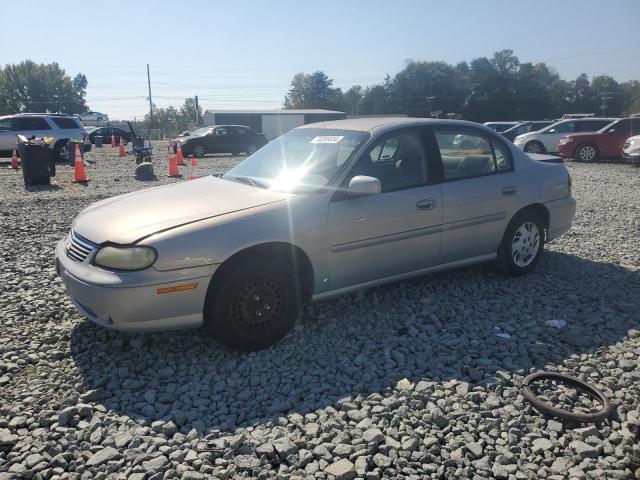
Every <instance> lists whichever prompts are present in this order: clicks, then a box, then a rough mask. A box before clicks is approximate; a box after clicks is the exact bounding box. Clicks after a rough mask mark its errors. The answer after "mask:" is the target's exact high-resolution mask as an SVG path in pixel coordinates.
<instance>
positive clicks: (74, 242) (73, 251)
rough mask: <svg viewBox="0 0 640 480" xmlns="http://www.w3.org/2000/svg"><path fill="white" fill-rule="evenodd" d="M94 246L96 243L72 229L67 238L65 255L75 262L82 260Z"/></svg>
mask: <svg viewBox="0 0 640 480" xmlns="http://www.w3.org/2000/svg"><path fill="white" fill-rule="evenodd" d="M96 247H97V245H95V244H94V243H91V242H90V241H89V240H87V239H86V238H82V237H81V236H80V235H76V234H75V233H73V231H72V232H71V233H70V234H69V238H68V239H67V247H66V251H67V257H69V258H70V259H71V260H73V261H74V262H77V263H80V262H84V261H85V260H86V258H87V257H88V256H89V254H90V253H91V252H92V251H93V250H94V249H95V248H96Z"/></svg>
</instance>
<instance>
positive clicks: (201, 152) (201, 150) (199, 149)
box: [193, 145, 204, 157]
mask: <svg viewBox="0 0 640 480" xmlns="http://www.w3.org/2000/svg"><path fill="white" fill-rule="evenodd" d="M193 153H195V155H196V157H203V156H204V147H203V146H201V145H198V146H197V147H195V148H194V149H193Z"/></svg>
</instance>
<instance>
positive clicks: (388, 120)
mask: <svg viewBox="0 0 640 480" xmlns="http://www.w3.org/2000/svg"><path fill="white" fill-rule="evenodd" d="M420 125H450V126H453V125H459V126H468V127H476V128H477V127H481V128H483V129H486V130H489V131H492V132H494V131H493V130H491V129H490V128H488V127H485V126H484V125H482V124H480V123H476V122H469V121H466V120H445V119H440V118H410V117H366V118H348V119H346V120H329V121H326V122H317V123H308V124H306V125H301V126H299V127H297V128H296V130H297V129H302V128H322V129H327V130H329V129H334V130H354V131H358V132H370V133H373V132H374V131H375V132H378V131H387V130H393V129H395V128H399V127H413V126H420ZM494 133H495V132H494Z"/></svg>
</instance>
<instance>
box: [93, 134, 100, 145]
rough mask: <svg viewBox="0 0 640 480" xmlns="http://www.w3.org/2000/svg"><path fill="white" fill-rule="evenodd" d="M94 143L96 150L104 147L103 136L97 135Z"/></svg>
mask: <svg viewBox="0 0 640 480" xmlns="http://www.w3.org/2000/svg"><path fill="white" fill-rule="evenodd" d="M93 143H94V145H95V146H96V148H100V147H102V135H96V136H95V137H93Z"/></svg>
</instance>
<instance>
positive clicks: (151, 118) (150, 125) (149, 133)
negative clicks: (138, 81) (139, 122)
mask: <svg viewBox="0 0 640 480" xmlns="http://www.w3.org/2000/svg"><path fill="white" fill-rule="evenodd" d="M147 85H148V86H149V126H148V127H147V137H148V138H149V142H151V128H152V127H153V102H152V101H151V75H149V64H148V63H147Z"/></svg>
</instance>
